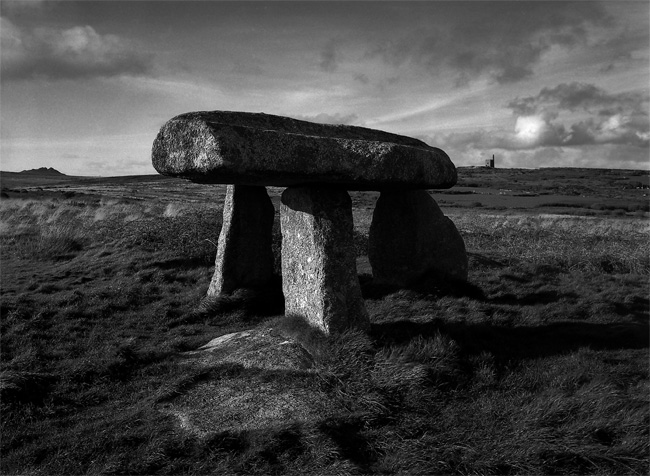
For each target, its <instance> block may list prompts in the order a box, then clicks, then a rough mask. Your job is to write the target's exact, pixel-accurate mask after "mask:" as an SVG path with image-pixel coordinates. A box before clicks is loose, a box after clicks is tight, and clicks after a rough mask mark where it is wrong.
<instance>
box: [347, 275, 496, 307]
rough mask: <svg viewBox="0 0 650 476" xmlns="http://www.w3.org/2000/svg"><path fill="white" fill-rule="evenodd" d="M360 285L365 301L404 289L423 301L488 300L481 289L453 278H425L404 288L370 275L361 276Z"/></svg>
mask: <svg viewBox="0 0 650 476" xmlns="http://www.w3.org/2000/svg"><path fill="white" fill-rule="evenodd" d="M359 284H360V285H361V294H362V296H363V298H364V299H381V298H383V297H385V296H388V295H389V294H393V293H395V292H398V291H401V290H404V289H406V290H409V291H415V292H417V293H420V294H422V299H432V298H434V299H437V298H441V297H443V296H452V297H458V298H460V297H469V298H472V299H477V300H481V301H483V300H485V299H486V297H485V294H484V292H483V290H482V289H481V288H480V287H478V286H476V285H475V284H472V283H469V282H467V281H461V280H457V279H452V278H448V279H441V278H438V277H433V276H425V277H424V278H422V279H420V280H418V281H417V282H415V283H413V284H412V285H410V286H406V287H404V286H394V285H391V284H383V283H377V282H375V281H374V280H373V278H372V276H371V275H370V274H360V275H359Z"/></svg>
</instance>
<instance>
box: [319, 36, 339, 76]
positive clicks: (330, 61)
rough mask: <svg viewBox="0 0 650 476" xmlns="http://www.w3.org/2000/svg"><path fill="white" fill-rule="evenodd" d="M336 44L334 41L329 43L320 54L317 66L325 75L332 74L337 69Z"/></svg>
mask: <svg viewBox="0 0 650 476" xmlns="http://www.w3.org/2000/svg"><path fill="white" fill-rule="evenodd" d="M336 43H337V42H336V41H334V40H331V41H329V42H328V43H327V44H326V45H325V48H323V50H322V51H321V52H320V62H319V64H318V65H319V67H320V69H321V70H323V71H325V72H326V73H333V72H334V71H336V69H337V68H338V62H337V44H336Z"/></svg>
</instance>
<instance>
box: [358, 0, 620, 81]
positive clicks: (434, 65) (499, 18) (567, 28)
mask: <svg viewBox="0 0 650 476" xmlns="http://www.w3.org/2000/svg"><path fill="white" fill-rule="evenodd" d="M468 5H471V7H469V8H468ZM435 12H436V14H437V15H438V16H437V17H431V18H430V22H429V25H427V26H426V27H418V28H413V29H412V32H411V34H409V35H405V36H402V37H399V38H396V39H391V40H387V41H383V42H380V43H379V44H378V45H377V46H376V47H374V48H372V49H371V50H369V51H368V52H367V56H369V57H380V58H382V59H383V60H384V61H385V62H386V63H388V64H390V65H392V66H394V67H400V66H402V65H404V64H411V65H416V66H419V67H423V68H425V69H426V70H428V71H429V72H431V73H434V74H438V73H439V72H440V71H443V70H445V69H446V68H449V67H450V68H452V70H453V71H454V72H455V75H456V82H457V84H459V85H460V84H465V83H467V82H469V81H470V80H472V79H474V78H476V77H477V76H488V77H490V78H491V79H492V80H494V81H496V82H498V83H512V82H516V81H520V80H522V79H525V78H527V77H530V76H532V75H533V73H534V68H535V66H536V65H537V64H538V63H539V61H540V60H541V58H542V55H543V54H544V53H546V52H548V51H549V50H551V48H553V47H558V46H559V47H562V48H574V47H576V46H578V45H580V44H584V43H585V42H586V41H587V39H588V30H589V27H590V26H601V25H606V24H608V23H609V22H610V21H611V20H610V18H609V16H608V14H607V13H606V11H605V10H604V9H603V8H602V6H601V5H600V4H598V3H594V2H523V3H515V2H473V3H471V4H468V3H465V2H458V3H452V2H450V3H439V4H437V5H436V9H435Z"/></svg>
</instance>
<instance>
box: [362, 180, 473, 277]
mask: <svg viewBox="0 0 650 476" xmlns="http://www.w3.org/2000/svg"><path fill="white" fill-rule="evenodd" d="M368 258H369V260H370V266H371V267H372V274H373V277H374V280H375V282H377V283H381V284H389V285H394V286H400V287H405V286H409V285H412V284H414V282H416V281H417V280H418V279H419V278H421V277H423V275H424V274H429V275H430V273H433V275H434V276H437V277H438V278H440V279H448V278H452V279H457V280H463V281H466V280H467V267H468V261H467V254H466V252H465V243H464V241H463V238H462V237H461V236H460V233H459V232H458V230H457V229H456V226H455V225H454V223H453V222H452V221H451V220H450V219H449V218H447V217H446V216H445V215H444V214H443V213H442V211H441V210H440V207H438V204H437V203H436V201H435V200H434V199H433V198H432V197H431V195H429V193H428V192H426V191H425V190H415V191H401V192H382V193H381V195H380V196H379V200H377V205H376V206H375V211H374V213H373V215H372V223H371V225H370V236H369V250H368Z"/></svg>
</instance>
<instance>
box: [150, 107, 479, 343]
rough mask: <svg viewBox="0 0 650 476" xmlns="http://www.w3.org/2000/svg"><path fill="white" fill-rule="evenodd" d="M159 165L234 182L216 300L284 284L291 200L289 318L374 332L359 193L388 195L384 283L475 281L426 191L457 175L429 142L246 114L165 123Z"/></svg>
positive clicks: (382, 233)
mask: <svg viewBox="0 0 650 476" xmlns="http://www.w3.org/2000/svg"><path fill="white" fill-rule="evenodd" d="M152 161H153V165H154V167H155V168H156V170H157V171H158V172H159V173H161V174H164V175H168V176H174V177H182V178H185V179H189V180H191V181H193V182H197V183H204V184H228V187H227V192H226V199H225V203H224V208H223V225H222V229H221V234H220V236H219V242H218V246H217V256H216V260H215V270H214V275H213V277H212V281H211V283H210V287H209V289H208V296H209V297H215V296H218V295H221V294H230V293H232V292H233V291H234V290H236V289H238V288H256V287H263V286H264V285H265V284H267V283H268V282H270V280H271V279H272V277H273V253H272V247H271V241H272V227H273V219H274V213H275V212H274V208H273V204H272V202H271V199H270V198H269V196H268V194H267V192H266V188H265V187H266V186H276V187H286V189H285V190H284V192H283V193H282V197H281V208H280V224H281V231H282V251H281V252H282V290H283V293H284V299H285V313H286V314H288V315H289V314H291V315H299V316H302V317H303V318H305V319H306V320H307V321H308V322H309V323H310V324H312V325H313V326H315V327H318V328H320V329H321V330H322V331H323V332H325V333H328V334H329V333H332V332H336V331H342V330H344V329H346V328H349V327H356V328H361V329H364V328H367V327H368V326H369V319H368V312H367V310H366V307H365V304H364V301H363V298H362V296H361V288H360V285H359V279H358V276H357V270H356V254H355V248H354V244H353V222H352V201H351V199H350V196H349V194H348V191H349V190H376V191H379V192H380V196H379V199H378V201H377V204H376V207H375V210H374V213H373V218H372V224H371V226H370V233H369V255H368V258H369V261H370V265H371V268H372V273H373V278H374V281H375V282H377V283H384V284H388V285H393V286H402V287H405V286H409V285H411V284H412V283H413V282H415V281H416V280H418V279H419V278H421V277H422V276H423V275H426V274H430V273H434V274H436V275H437V276H439V277H440V278H442V279H456V280H465V279H467V255H466V253H465V245H464V243H463V239H462V237H461V236H460V234H459V233H458V230H457V229H456V227H455V226H454V224H453V223H452V221H451V220H450V219H449V218H447V217H445V216H444V215H443V213H442V212H441V211H440V208H439V207H438V205H437V204H436V202H435V201H434V200H433V198H432V197H431V195H430V194H429V193H428V192H427V191H426V189H433V188H435V189H440V188H449V187H452V186H453V185H454V184H455V183H456V179H457V175H456V168H455V166H454V164H453V163H452V162H451V160H450V159H449V157H448V156H447V154H445V153H444V152H443V151H442V150H440V149H438V148H435V147H431V146H429V145H427V144H425V143H424V142H422V141H420V140H417V139H413V138H410V137H405V136H401V135H396V134H391V133H387V132H383V131H378V130H372V129H367V128H363V127H355V126H344V125H329V124H316V123H311V122H306V121H299V120H296V119H292V118H288V117H281V116H274V115H269V114H257V113H246V112H226V111H212V112H191V113H187V114H182V115H180V116H176V117H174V118H172V119H171V120H169V121H168V122H167V123H166V124H164V125H163V127H162V128H161V130H160V132H159V133H158V136H157V137H156V139H155V141H154V143H153V149H152Z"/></svg>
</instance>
